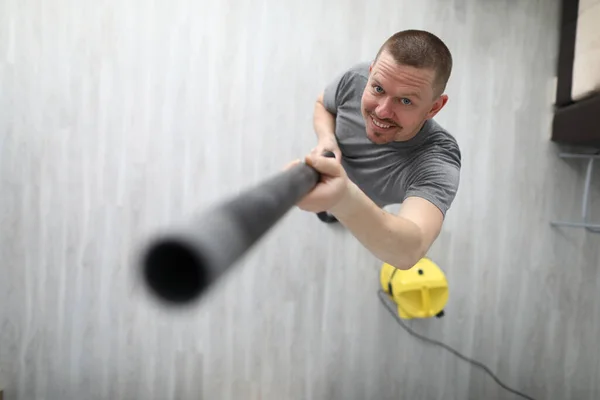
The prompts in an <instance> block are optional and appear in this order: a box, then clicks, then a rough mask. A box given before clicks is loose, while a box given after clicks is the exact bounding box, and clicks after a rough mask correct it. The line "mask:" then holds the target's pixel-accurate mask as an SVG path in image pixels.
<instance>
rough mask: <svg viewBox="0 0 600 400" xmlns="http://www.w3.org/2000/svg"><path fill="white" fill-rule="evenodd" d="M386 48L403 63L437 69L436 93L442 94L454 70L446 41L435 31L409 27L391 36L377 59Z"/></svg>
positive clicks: (399, 62)
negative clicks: (434, 32) (435, 33)
mask: <svg viewBox="0 0 600 400" xmlns="http://www.w3.org/2000/svg"><path fill="white" fill-rule="evenodd" d="M385 50H387V52H389V53H390V54H391V56H392V58H393V59H394V60H395V61H396V62H397V63H398V64H401V65H409V66H411V67H415V68H427V69H433V70H434V71H435V76H436V78H435V81H434V93H436V96H437V95H440V94H442V93H443V92H444V90H446V84H447V83H448V79H450V73H451V72H452V54H451V53H450V50H449V49H448V47H447V46H446V45H445V44H444V42H443V41H442V40H441V39H440V38H439V37H437V36H436V35H434V34H433V33H430V32H426V31H422V30H416V29H409V30H404V31H400V32H397V33H395V34H393V35H392V36H390V37H389V38H388V39H387V40H386V41H385V43H384V44H383V45H382V46H381V48H380V49H379V51H378V52H377V56H376V57H375V61H377V59H378V58H379V56H380V55H381V53H383V52H384V51H385Z"/></svg>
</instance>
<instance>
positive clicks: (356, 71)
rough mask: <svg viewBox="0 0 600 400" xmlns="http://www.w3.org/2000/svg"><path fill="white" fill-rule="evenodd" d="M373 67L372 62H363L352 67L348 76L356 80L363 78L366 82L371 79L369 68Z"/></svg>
mask: <svg viewBox="0 0 600 400" xmlns="http://www.w3.org/2000/svg"><path fill="white" fill-rule="evenodd" d="M370 66H371V61H362V62H359V63H356V64H354V65H352V66H351V67H350V68H349V69H348V72H347V73H348V74H349V75H351V76H354V77H356V78H362V79H364V80H365V81H366V80H367V79H369V67H370Z"/></svg>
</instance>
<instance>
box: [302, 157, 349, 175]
mask: <svg viewBox="0 0 600 400" xmlns="http://www.w3.org/2000/svg"><path fill="white" fill-rule="evenodd" d="M306 163H307V164H308V165H310V166H312V167H313V168H314V169H316V170H317V171H319V172H320V173H322V174H325V175H329V176H341V175H342V172H341V170H340V168H341V167H340V163H339V161H337V159H336V158H329V157H323V156H321V155H309V156H307V157H306Z"/></svg>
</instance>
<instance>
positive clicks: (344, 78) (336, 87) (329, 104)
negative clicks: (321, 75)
mask: <svg viewBox="0 0 600 400" xmlns="http://www.w3.org/2000/svg"><path fill="white" fill-rule="evenodd" d="M348 74H349V72H344V73H341V74H339V75H338V76H336V77H335V78H334V79H333V80H332V81H331V82H329V84H328V85H327V86H326V87H325V90H324V92H323V105H324V106H325V108H326V109H327V111H329V112H330V113H332V114H334V115H335V114H337V110H338V107H339V106H340V104H341V102H342V101H343V99H342V98H343V96H344V93H345V91H346V84H347V82H348Z"/></svg>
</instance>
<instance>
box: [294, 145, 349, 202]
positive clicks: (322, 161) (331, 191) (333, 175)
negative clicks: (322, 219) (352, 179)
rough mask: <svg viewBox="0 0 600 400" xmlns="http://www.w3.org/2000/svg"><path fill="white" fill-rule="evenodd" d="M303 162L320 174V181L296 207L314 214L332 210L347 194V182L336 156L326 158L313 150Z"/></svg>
mask: <svg viewBox="0 0 600 400" xmlns="http://www.w3.org/2000/svg"><path fill="white" fill-rule="evenodd" d="M326 150H331V151H333V150H332V149H326ZM324 151H325V150H323V152H324ZM338 151H339V149H338ZM334 153H335V152H334ZM304 161H305V162H306V164H307V165H310V166H311V167H313V168H314V169H316V170H317V171H319V172H320V173H321V181H320V182H319V183H317V185H316V186H315V187H314V189H313V190H311V191H310V193H308V194H307V195H306V196H305V197H304V198H303V199H302V200H301V201H300V202H299V203H298V204H297V205H298V207H299V208H300V209H302V210H304V211H310V212H315V213H317V212H321V211H327V210H329V209H331V208H333V207H334V206H335V205H337V204H338V203H339V202H340V201H341V200H342V199H343V198H344V196H346V195H347V194H348V182H349V180H348V176H347V175H346V171H344V168H343V167H342V164H341V163H340V161H339V156H338V154H336V158H328V157H325V156H323V155H322V153H315V151H314V150H313V152H311V153H310V154H309V155H308V156H306V158H305V160H304Z"/></svg>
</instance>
